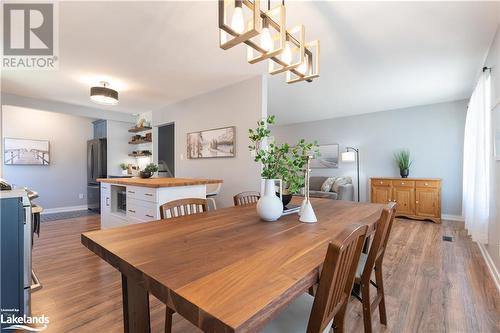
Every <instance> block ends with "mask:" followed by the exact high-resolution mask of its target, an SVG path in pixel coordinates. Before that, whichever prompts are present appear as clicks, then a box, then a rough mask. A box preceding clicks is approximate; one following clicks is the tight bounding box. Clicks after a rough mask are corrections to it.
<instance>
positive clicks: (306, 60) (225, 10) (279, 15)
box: [218, 0, 320, 83]
mask: <svg viewBox="0 0 500 333" xmlns="http://www.w3.org/2000/svg"><path fill="white" fill-rule="evenodd" d="M218 7H219V46H220V48H221V49H223V50H227V49H230V48H232V47H233V46H236V45H238V44H241V43H245V44H246V45H248V49H247V60H248V62H249V63H251V64H254V63H257V62H259V61H262V60H266V59H269V73H270V74H272V75H274V74H278V73H282V72H286V82H287V83H296V82H301V81H307V82H312V80H313V79H315V78H317V77H319V67H320V66H319V57H320V43H319V40H314V41H311V42H307V43H306V42H305V28H304V26H303V25H298V26H295V27H293V28H290V29H287V28H286V8H285V1H284V0H282V2H281V4H279V5H277V6H275V7H274V8H271V1H270V0H268V1H267V10H265V11H263V10H261V1H259V0H253V1H250V0H219V3H218ZM245 16H247V17H251V19H250V20H248V22H245ZM229 22H230V23H229Z"/></svg>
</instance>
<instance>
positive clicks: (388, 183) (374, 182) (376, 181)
mask: <svg viewBox="0 0 500 333" xmlns="http://www.w3.org/2000/svg"><path fill="white" fill-rule="evenodd" d="M372 185H373V186H391V181H390V180H387V179H372Z"/></svg>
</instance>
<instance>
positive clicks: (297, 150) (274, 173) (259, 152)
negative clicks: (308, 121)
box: [248, 115, 319, 194]
mask: <svg viewBox="0 0 500 333" xmlns="http://www.w3.org/2000/svg"><path fill="white" fill-rule="evenodd" d="M275 121H276V118H275V116H274V115H270V116H268V117H267V118H266V119H263V120H260V121H258V122H257V127H256V128H255V129H249V130H248V138H249V139H250V145H249V146H248V148H249V149H250V151H251V152H254V153H255V158H254V160H255V162H260V163H261V164H262V173H261V176H262V177H263V178H266V179H281V180H282V181H283V183H284V191H283V192H284V194H286V193H290V194H294V193H298V192H299V191H300V189H301V188H302V187H304V167H305V165H306V162H307V158H306V157H307V156H314V157H316V156H319V147H318V144H317V142H314V143H306V142H305V140H304V139H301V140H299V142H298V143H297V144H296V145H294V146H291V145H290V144H288V143H284V144H277V143H275V142H269V141H270V140H271V130H270V129H269V128H268V126H269V125H273V124H274V123H275ZM266 144H267V147H264V146H265V145H266Z"/></svg>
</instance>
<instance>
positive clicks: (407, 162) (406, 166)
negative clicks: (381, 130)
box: [394, 149, 413, 178]
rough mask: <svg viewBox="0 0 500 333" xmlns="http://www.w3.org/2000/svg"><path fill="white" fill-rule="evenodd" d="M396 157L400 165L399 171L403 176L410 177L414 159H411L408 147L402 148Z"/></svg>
mask: <svg viewBox="0 0 500 333" xmlns="http://www.w3.org/2000/svg"><path fill="white" fill-rule="evenodd" d="M394 159H395V160H396V163H397V164H398V166H399V173H400V175H401V177H402V178H408V175H409V174H410V166H411V164H412V163H413V161H412V160H411V159H410V151H409V150H407V149H403V150H400V151H399V152H396V153H395V154H394Z"/></svg>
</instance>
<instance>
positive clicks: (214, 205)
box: [207, 197, 217, 210]
mask: <svg viewBox="0 0 500 333" xmlns="http://www.w3.org/2000/svg"><path fill="white" fill-rule="evenodd" d="M207 200H208V201H210V202H211V203H212V207H213V208H214V210H217V204H216V203H215V199H214V198H211V197H210V198H207Z"/></svg>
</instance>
